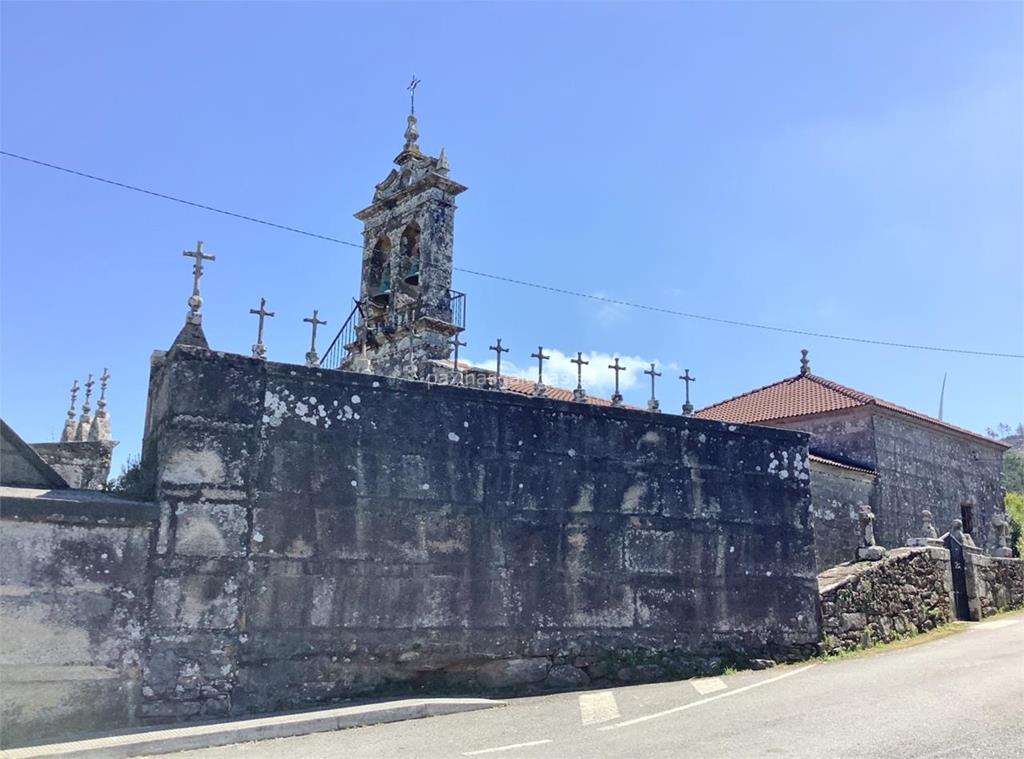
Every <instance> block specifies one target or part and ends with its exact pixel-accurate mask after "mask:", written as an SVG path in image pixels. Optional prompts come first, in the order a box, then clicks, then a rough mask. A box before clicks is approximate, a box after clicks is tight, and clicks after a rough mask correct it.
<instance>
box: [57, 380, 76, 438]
mask: <svg viewBox="0 0 1024 759" xmlns="http://www.w3.org/2000/svg"><path fill="white" fill-rule="evenodd" d="M77 401H78V380H75V381H74V383H72V385H71V408H69V409H68V418H67V419H66V420H65V422H64V432H62V433H61V436H60V441H61V442H62V443H68V442H71V441H72V440H74V439H75V433H76V432H77V431H78V423H77V422H76V421H75V417H76V416H77V414H76V413H75V403H76V402H77Z"/></svg>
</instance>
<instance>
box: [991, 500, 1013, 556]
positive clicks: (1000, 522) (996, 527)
mask: <svg viewBox="0 0 1024 759" xmlns="http://www.w3.org/2000/svg"><path fill="white" fill-rule="evenodd" d="M1009 527H1010V525H1009V521H1008V520H1007V518H1006V514H1004V513H1003V512H1001V511H997V512H995V513H994V514H993V515H992V533H993V536H994V538H995V544H996V547H995V548H993V549H992V555H993V556H999V557H1002V558H1009V557H1011V556H1013V549H1012V548H1010V547H1009V546H1008V545H1007V544H1006V542H1007V533H1008V532H1009Z"/></svg>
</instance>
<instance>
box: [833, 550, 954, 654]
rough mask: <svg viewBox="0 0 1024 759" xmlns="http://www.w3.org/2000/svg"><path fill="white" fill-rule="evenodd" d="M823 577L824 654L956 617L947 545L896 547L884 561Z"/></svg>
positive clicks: (847, 567)
mask: <svg viewBox="0 0 1024 759" xmlns="http://www.w3.org/2000/svg"><path fill="white" fill-rule="evenodd" d="M821 581H822V583H823V590H822V594H821V612H822V640H823V643H822V648H823V650H824V651H825V652H826V653H834V652H837V651H843V650H851V649H856V648H863V647H866V646H870V645H874V644H875V643H880V642H886V641H891V640H895V639H896V638H898V637H903V636H906V635H916V634H918V633H922V632H925V631H927V630H930V629H933V628H934V627H936V626H937V625H941V624H945V623H946V622H949V621H951V620H952V619H953V607H952V601H951V596H950V593H951V592H952V575H951V574H950V569H949V552H948V551H946V550H945V549H938V548H899V549H895V550H892V551H890V552H889V554H888V555H887V556H886V557H885V558H883V559H881V560H880V561H871V562H860V563H854V564H844V565H841V566H838V567H835V568H834V569H832V570H830V572H829V573H828V574H827V575H822V578H821Z"/></svg>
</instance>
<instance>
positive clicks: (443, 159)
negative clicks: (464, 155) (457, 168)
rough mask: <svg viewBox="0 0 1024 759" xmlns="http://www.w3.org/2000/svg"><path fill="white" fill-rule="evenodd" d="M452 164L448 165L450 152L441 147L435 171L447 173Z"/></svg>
mask: <svg viewBox="0 0 1024 759" xmlns="http://www.w3.org/2000/svg"><path fill="white" fill-rule="evenodd" d="M450 168H451V166H449V165H448V153H447V152H446V151H445V149H444V148H441V154H440V155H439V156H438V157H437V165H436V166H435V167H434V171H436V172H437V173H438V174H447V173H448V170H449V169H450Z"/></svg>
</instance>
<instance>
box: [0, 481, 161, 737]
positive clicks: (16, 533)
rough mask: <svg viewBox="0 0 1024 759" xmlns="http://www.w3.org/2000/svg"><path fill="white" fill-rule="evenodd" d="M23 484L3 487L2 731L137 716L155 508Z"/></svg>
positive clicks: (114, 723)
mask: <svg viewBox="0 0 1024 759" xmlns="http://www.w3.org/2000/svg"><path fill="white" fill-rule="evenodd" d="M23 492H24V491H23ZM29 493H30V495H31V497H19V495H18V491H17V490H16V489H10V488H5V489H4V491H3V498H2V501H3V502H2V510H3V520H2V522H0V590H2V592H0V616H2V618H3V626H2V627H3V630H2V634H0V681H2V683H3V684H2V686H0V702H2V715H0V721H2V729H0V734H2V743H3V745H5V746H9V745H16V744H20V743H25V742H36V741H41V740H45V739H48V738H60V737H64V736H67V735H71V734H76V733H83V732H88V731H92V730H101V729H115V728H124V727H128V726H131V725H134V724H136V723H137V708H138V705H139V702H140V700H141V687H142V685H141V681H142V676H141V653H142V644H143V639H144V636H145V629H146V621H147V615H148V595H149V594H148V592H147V582H146V581H147V569H148V562H149V551H150V536H151V534H152V532H153V529H152V528H153V524H154V522H155V519H156V509H155V508H154V507H153V506H152V505H146V504H133V503H128V504H124V503H121V504H118V503H110V502H104V501H103V500H102V499H99V498H97V500H96V501H95V502H90V501H89V500H88V499H85V500H84V501H83V500H82V498H81V497H80V498H78V499H77V500H75V499H74V497H73V496H70V495H67V494H66V493H63V494H62V492H61V491H55V494H54V495H48V494H41V493H40V491H29ZM96 495H97V496H99V494H96Z"/></svg>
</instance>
